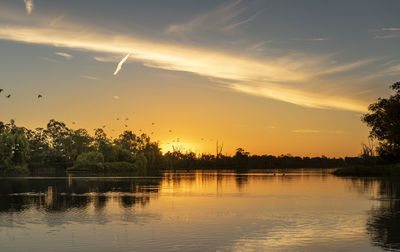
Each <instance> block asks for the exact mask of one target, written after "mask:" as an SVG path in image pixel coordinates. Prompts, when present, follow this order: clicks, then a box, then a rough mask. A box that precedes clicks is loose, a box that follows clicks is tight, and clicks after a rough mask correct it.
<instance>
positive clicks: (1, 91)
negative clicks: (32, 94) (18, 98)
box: [0, 88, 43, 99]
mask: <svg viewBox="0 0 400 252" xmlns="http://www.w3.org/2000/svg"><path fill="white" fill-rule="evenodd" d="M3 92H4V89H2V88H0V94H1V93H3ZM6 98H8V99H10V98H11V94H8V95H6ZM37 98H38V99H40V98H43V95H41V94H38V96H37Z"/></svg>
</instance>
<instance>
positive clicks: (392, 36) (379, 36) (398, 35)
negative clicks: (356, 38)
mask: <svg viewBox="0 0 400 252" xmlns="http://www.w3.org/2000/svg"><path fill="white" fill-rule="evenodd" d="M399 37H400V34H386V35H375V38H376V39H392V38H399Z"/></svg>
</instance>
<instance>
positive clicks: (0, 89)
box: [0, 88, 205, 145]
mask: <svg viewBox="0 0 400 252" xmlns="http://www.w3.org/2000/svg"><path fill="white" fill-rule="evenodd" d="M3 92H4V89H2V88H0V94H1V93H3ZM5 97H6V98H8V99H9V98H11V94H8V95H6V96H5ZM37 98H38V99H40V98H43V95H41V94H38V96H37ZM117 121H120V122H121V123H122V125H123V126H124V127H125V128H128V124H127V123H126V121H129V118H128V117H127V118H125V120H120V118H117ZM72 124H73V125H75V124H76V123H75V122H72ZM151 125H152V126H154V125H155V123H154V122H152V123H151ZM102 128H103V129H104V128H106V125H103V127H102ZM112 131H114V129H113V130H112ZM139 132H142V129H139ZM168 132H169V133H172V130H168ZM153 134H154V131H152V132H151V135H153ZM204 140H205V139H204V138H202V139H201V141H204ZM172 142H176V143H179V142H180V138H177V139H174V140H172ZM167 144H168V145H169V144H170V143H167Z"/></svg>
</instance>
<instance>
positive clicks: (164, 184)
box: [0, 172, 379, 251]
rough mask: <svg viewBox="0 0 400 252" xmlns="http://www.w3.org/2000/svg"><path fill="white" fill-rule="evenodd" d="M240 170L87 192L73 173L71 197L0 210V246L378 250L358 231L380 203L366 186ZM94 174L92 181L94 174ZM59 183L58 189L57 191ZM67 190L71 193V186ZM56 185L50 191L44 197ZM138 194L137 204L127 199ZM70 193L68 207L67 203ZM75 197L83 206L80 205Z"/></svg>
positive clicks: (317, 177) (330, 178)
mask: <svg viewBox="0 0 400 252" xmlns="http://www.w3.org/2000/svg"><path fill="white" fill-rule="evenodd" d="M239 177H246V176H245V175H244V174H239V175H233V174H223V173H221V174H220V175H216V174H212V173H208V172H207V173H204V174H202V173H197V174H186V175H185V174H180V175H179V174H178V175H176V174H175V175H173V174H171V175H166V176H164V178H163V180H162V181H161V184H159V185H158V186H157V184H154V183H150V184H147V183H143V182H142V183H140V182H139V181H140V179H133V180H131V181H132V182H133V184H135V185H138V186H134V187H133V189H132V188H131V187H129V186H128V187H127V186H126V185H129V181H130V180H129V179H127V180H126V181H128V182H126V183H125V185H123V184H121V186H120V187H119V189H118V183H114V182H113V183H114V184H112V185H113V186H112V187H114V189H112V187H110V188H109V189H108V190H111V191H110V192H105V191H104V192H103V191H102V190H100V191H99V192H96V189H95V188H96V187H91V188H89V191H88V192H84V191H82V185H83V184H81V183H77V182H79V180H80V179H72V184H71V185H72V189H71V187H70V189H68V190H72V191H70V192H69V193H68V194H69V195H70V197H71V198H68V197H67V198H53V200H52V201H47V202H43V204H42V207H38V204H39V201H34V202H32V205H30V206H29V205H28V206H27V208H25V210H22V211H14V212H13V211H12V210H9V211H8V212H2V213H1V214H0V222H1V225H0V250H5V251H20V250H24V248H26V247H29V248H30V249H32V251H40V250H43V249H44V250H45V249H46V248H48V247H52V248H57V251H71V250H72V251H78V250H79V251H82V250H85V249H93V248H96V250H98V251H122V250H123V251H125V250H134V251H136V250H146V251H158V250H161V249H162V250H164V249H179V250H185V251H190V250H202V251H204V250H210V249H212V250H216V249H220V250H221V251H232V250H239V251H243V250H250V251H251V250H264V251H265V250H266V251H276V250H282V251H287V250H298V249H300V250H302V249H304V250H315V251H319V250H325V249H326V250H344V249H348V248H350V249H352V250H359V251H373V250H377V249H378V247H372V245H371V242H370V238H369V236H368V234H367V232H366V223H367V218H368V215H367V213H368V211H369V210H370V209H371V206H375V205H379V202H377V201H376V200H372V201H371V198H372V197H373V196H376V193H377V192H376V189H374V187H372V188H370V190H369V191H365V192H364V193H363V192H362V191H357V190H354V187H353V188H352V187H351V186H352V185H353V186H356V185H354V184H353V182H351V181H348V180H345V179H340V178H336V177H333V176H331V175H325V176H324V175H319V174H315V173H314V174H313V175H307V174H305V175H303V176H301V175H300V174H299V173H295V174H293V175H292V174H290V173H288V174H287V175H286V176H272V175H271V174H269V175H265V176H263V175H251V176H248V177H247V178H246V179H244V178H241V179H238V178H239ZM81 181H85V179H83V180H82V179H81ZM98 181H99V183H100V184H99V185H101V183H102V182H101V179H100V180H98ZM116 181H117V180H116ZM65 182H66V183H67V182H68V181H67V180H66V181H65ZM38 183H42V184H43V185H44V183H43V182H40V181H38ZM74 185H75V186H78V185H79V187H74ZM91 185H92V186H95V185H96V183H92V184H91ZM99 188H105V187H104V186H103V187H101V186H100V187H99ZM141 188H142V189H141ZM155 188H157V190H158V192H156V191H154V189H155ZM149 189H150V190H151V192H149V191H148V190H149ZM60 190H61V189H58V193H61V194H64V192H62V191H60ZM76 190H80V193H73V192H74V191H76ZM146 191H147V193H146ZM55 192H56V189H53V195H54V194H55ZM48 194H49V193H48V192H47V194H46V195H47V196H46V197H47V198H46V197H42V198H43V200H44V201H46V200H49V199H48ZM71 194H72V195H71ZM146 195H147V196H148V201H147V203H146V204H141V201H140V200H133V199H134V198H138V199H140V198H142V197H143V196H146ZM147 196H146V197H147ZM13 197H17V196H16V195H15V196H13ZM27 197H36V196H33V195H30V196H28V195H27ZM73 197H75V202H76V203H75V204H77V205H76V206H74V205H73V204H70V203H67V201H69V200H73ZM76 197H81V198H85V199H86V202H88V203H87V204H86V205H85V204H82V203H80V202H79V201H76ZM99 197H104V198H102V199H101V200H100V198H99ZM124 197H126V198H125V200H123V198H124ZM129 198H130V199H131V201H129ZM54 199H56V200H54ZM132 200H133V201H132ZM123 201H124V202H125V203H124V202H123ZM62 202H65V206H68V208H65V209H62V208H57V209H55V208H54V207H53V208H51V207H50V206H49V204H50V203H51V204H56V205H58V206H62V204H60V203H62ZM129 202H135V203H133V204H129ZM46 207H47V208H46ZM38 241H40V242H38ZM60 247H61V248H60Z"/></svg>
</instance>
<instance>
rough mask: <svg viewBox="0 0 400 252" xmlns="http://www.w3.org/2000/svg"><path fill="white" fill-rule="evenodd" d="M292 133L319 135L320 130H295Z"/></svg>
mask: <svg viewBox="0 0 400 252" xmlns="http://www.w3.org/2000/svg"><path fill="white" fill-rule="evenodd" d="M293 132H294V133H319V132H321V131H320V130H315V129H296V130H293Z"/></svg>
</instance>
